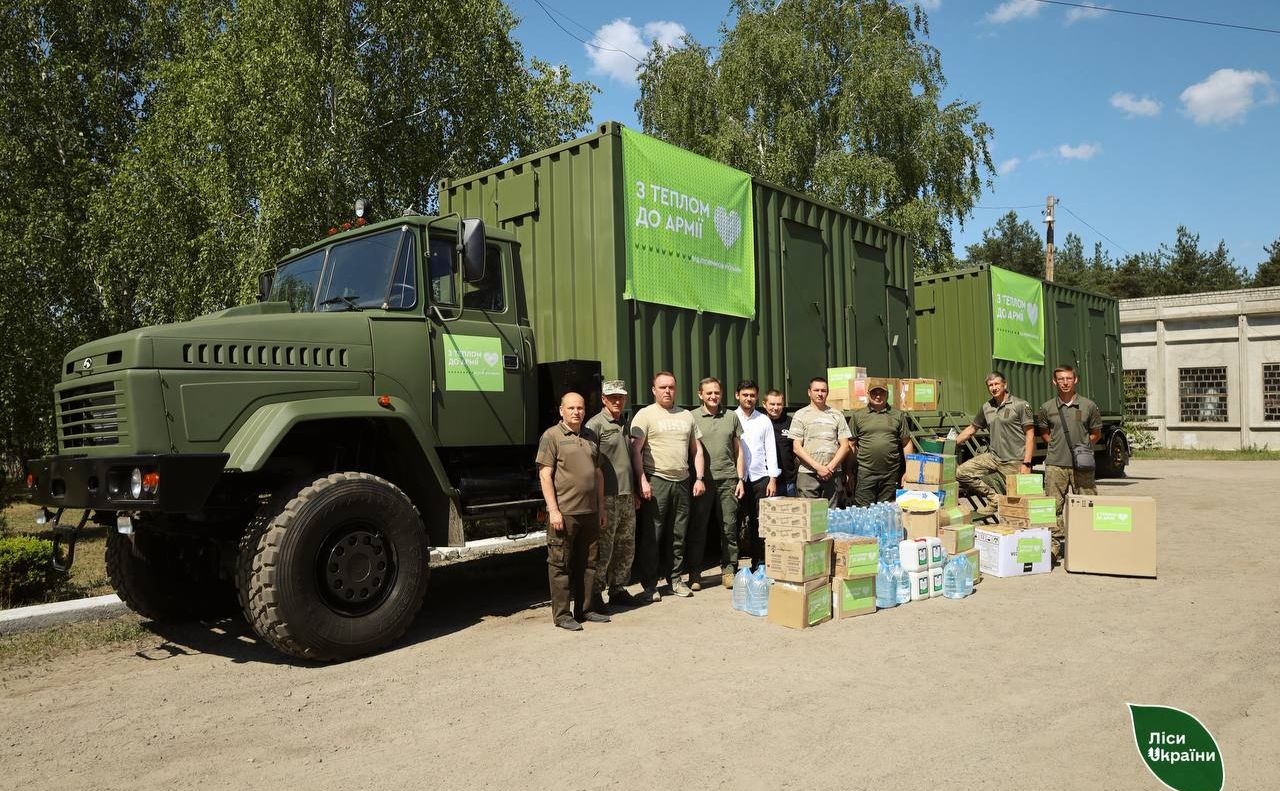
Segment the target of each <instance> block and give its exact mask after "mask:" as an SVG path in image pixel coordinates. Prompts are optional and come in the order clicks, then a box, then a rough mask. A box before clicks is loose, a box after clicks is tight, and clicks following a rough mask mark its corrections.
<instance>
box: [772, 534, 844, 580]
mask: <svg viewBox="0 0 1280 791" xmlns="http://www.w3.org/2000/svg"><path fill="white" fill-rule="evenodd" d="M764 563H765V566H767V567H768V569H769V576H770V577H771V578H772V579H773V580H775V581H777V582H808V581H809V580H815V579H818V578H822V579H826V578H827V577H829V576H831V539H829V538H821V539H818V540H817V541H768V542H767V543H766V544H765V559H764Z"/></svg>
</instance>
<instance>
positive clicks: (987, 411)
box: [956, 371, 1036, 516]
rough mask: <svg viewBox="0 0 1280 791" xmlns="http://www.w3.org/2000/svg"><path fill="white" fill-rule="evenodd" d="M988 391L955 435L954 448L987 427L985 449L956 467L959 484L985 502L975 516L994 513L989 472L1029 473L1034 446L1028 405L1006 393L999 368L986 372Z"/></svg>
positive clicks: (999, 473) (1006, 385)
mask: <svg viewBox="0 0 1280 791" xmlns="http://www.w3.org/2000/svg"><path fill="white" fill-rule="evenodd" d="M987 392H988V393H991V398H989V399H988V400H986V401H984V402H982V406H981V407H979V408H978V412H977V414H975V415H974V416H973V420H972V421H971V422H970V423H969V425H968V426H965V428H964V430H963V431H961V432H960V436H958V437H956V447H960V446H962V445H964V443H966V442H968V441H969V439H970V437H972V436H973V435H974V434H975V433H976V432H977V431H978V430H979V429H986V430H987V450H986V451H985V452H984V453H979V454H978V455H977V456H974V457H973V458H972V459H969V460H968V461H966V462H965V463H964V464H961V465H960V466H959V467H958V468H956V480H957V481H959V482H960V485H961V486H963V487H965V488H966V489H968V490H969V491H971V492H974V493H975V494H978V495H981V496H982V498H983V500H985V504H984V505H983V506H982V507H981V508H979V509H978V510H977V511H974V514H975V515H976V516H991V515H992V514H994V513H995V512H996V492H995V490H993V489H992V488H991V486H990V485H988V484H987V482H986V481H985V480H983V479H984V478H985V477H986V476H988V475H999V476H1000V477H1001V478H1003V477H1004V476H1006V475H1013V474H1015V473H1028V472H1031V462H1032V454H1033V453H1034V452H1035V449H1036V439H1035V423H1036V421H1035V418H1034V417H1032V415H1031V405H1030V404H1028V403H1027V402H1026V401H1023V400H1022V399H1021V398H1018V397H1017V396H1015V395H1013V394H1012V393H1010V392H1009V384H1008V382H1007V381H1006V380H1005V378H1004V374H1003V373H1001V372H999V371H992V372H991V373H989V374H987Z"/></svg>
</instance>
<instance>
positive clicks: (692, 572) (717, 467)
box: [685, 376, 743, 590]
mask: <svg viewBox="0 0 1280 791" xmlns="http://www.w3.org/2000/svg"><path fill="white" fill-rule="evenodd" d="M721 397H722V388H721V385H720V380H719V379H716V378H715V377H712V376H708V377H707V378H706V379H703V380H702V381H701V382H700V383H699V384H698V400H699V401H701V402H702V406H700V407H698V408H697V409H696V410H694V413H693V422H694V423H696V424H697V426H698V431H699V432H700V433H701V434H702V439H700V440H699V442H701V443H702V458H703V462H704V463H705V464H706V466H707V476H706V478H707V480H706V484H707V491H706V492H705V493H703V495H702V496H701V497H699V498H697V499H695V500H694V501H693V521H692V523H691V524H690V526H689V541H688V547H687V549H686V551H685V558H686V559H687V563H686V564H685V565H686V566H687V567H688V569H689V587H690V588H692V589H693V590H700V589H701V588H702V579H701V571H702V551H703V548H704V547H705V545H706V540H707V525H708V523H709V522H710V523H714V524H716V525H717V526H718V527H719V528H720V531H719V532H720V581H721V584H723V585H724V587H726V588H730V587H733V575H734V574H736V573H737V572H738V501H739V500H741V499H742V491H743V483H742V478H743V466H742V460H743V456H742V423H741V422H740V421H739V420H738V415H737V414H736V413H734V412H730V411H729V410H727V409H725V408H724V405H723V404H722V403H721Z"/></svg>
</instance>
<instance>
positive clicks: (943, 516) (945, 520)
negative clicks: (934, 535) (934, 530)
mask: <svg viewBox="0 0 1280 791" xmlns="http://www.w3.org/2000/svg"><path fill="white" fill-rule="evenodd" d="M971 524H973V512H972V511H966V510H964V507H963V506H959V505H955V506H951V507H950V508H939V509H938V527H939V528H943V527H948V526H955V527H959V526H961V525H971ZM938 535H942V532H941V530H939V532H938Z"/></svg>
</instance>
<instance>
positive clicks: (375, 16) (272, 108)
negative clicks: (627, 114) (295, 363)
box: [0, 0, 596, 459]
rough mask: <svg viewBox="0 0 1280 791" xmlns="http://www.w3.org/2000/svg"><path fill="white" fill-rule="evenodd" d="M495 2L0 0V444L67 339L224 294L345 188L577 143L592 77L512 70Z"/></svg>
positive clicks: (17, 435)
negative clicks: (6, 350) (0, 352)
mask: <svg viewBox="0 0 1280 791" xmlns="http://www.w3.org/2000/svg"><path fill="white" fill-rule="evenodd" d="M515 24H516V19H515V17H514V16H513V15H512V13H511V11H510V9H508V8H507V6H506V5H505V4H504V3H503V2H501V0H460V1H459V2H455V3H442V4H427V5H424V4H422V3H414V2H410V1H409V0H383V2H378V3H364V2H357V1H356V0H271V1H270V2H268V1H267V0H171V2H169V3H160V4H149V3H144V2H141V0H101V1H100V2H96V3H91V4H85V3H76V2H71V1H70V0H10V3H9V5H8V6H7V8H6V11H5V13H4V14H3V15H0V43H3V47H4V50H3V51H4V52H5V53H6V58H5V61H4V63H3V64H0V91H2V93H3V96H4V101H5V112H4V114H3V115H2V116H0V175H2V176H3V183H4V184H5V186H6V189H5V190H4V191H3V193H0V201H2V202H3V203H0V209H3V212H4V217H5V222H4V223H3V224H0V268H2V269H0V274H2V276H3V279H4V282H5V284H6V287H5V289H3V290H0V326H3V328H4V331H5V333H6V336H7V337H9V338H11V339H17V338H21V339H22V342H21V343H17V344H13V345H12V346H11V349H12V353H10V354H6V355H4V356H3V357H2V358H0V432H3V436H2V437H0V441H3V444H4V448H3V450H4V456H5V458H6V459H15V458H21V457H22V456H30V455H32V453H33V451H36V450H38V449H40V448H41V446H47V444H48V441H49V439H50V437H51V434H52V430H51V426H50V425H49V424H48V422H47V416H48V415H49V414H50V413H51V412H52V409H51V406H52V405H51V391H52V387H53V385H54V384H55V383H56V381H57V379H58V363H59V362H60V361H61V359H62V357H63V356H64V355H65V354H66V352H67V351H69V350H70V349H71V348H72V347H73V346H75V345H77V344H78V343H81V342H83V341H85V340H87V339H89V338H92V337H97V336H100V335H103V334H106V333H108V332H116V331H122V330H126V329H130V328H133V327H136V326H138V325H140V324H149V323H154V322H163V321H171V320H175V319H184V318H189V317H192V316H194V315H197V314H199V313H203V312H206V311H209V310H214V309H217V308H221V307H225V306H228V305H231V304H235V303H237V302H240V301H243V300H244V299H245V298H247V297H249V296H250V295H251V294H252V293H253V291H254V285H255V281H256V274H257V273H258V272H259V271H260V270H262V269H263V268H265V267H266V266H268V265H269V264H270V263H271V261H272V260H273V259H275V258H277V257H278V256H280V255H282V254H284V253H286V252H287V251H288V250H289V249H290V248H291V247H293V246H298V245H302V244H305V243H308V242H310V241H313V240H314V239H316V238H318V237H320V236H322V235H323V234H324V231H325V230H326V229H327V228H328V227H329V226H331V225H332V224H334V223H335V222H337V221H339V220H342V219H346V218H348V217H349V216H350V214H351V206H352V204H353V203H354V200H355V199H356V198H357V197H364V198H367V199H369V200H370V201H371V203H372V213H373V216H374V217H375V218H377V217H386V216H394V215H396V214H398V213H399V212H400V211H401V210H403V209H404V208H406V207H409V206H414V207H417V208H419V209H431V208H433V207H434V201H435V197H436V196H435V189H436V187H435V185H436V184H437V183H438V181H439V180H440V179H441V178H444V177H448V176H456V175H462V174H466V173H471V172H475V171H477V170H482V169H485V168H488V167H492V166H494V165H497V164H499V163H500V162H502V161H503V160H504V159H506V158H509V157H513V156H518V155H521V154H524V153H528V152H532V151H535V150H538V149H540V148H544V147H546V146H548V145H552V144H555V143H557V142H560V141H562V140H566V139H569V138H570V137H572V136H573V135H574V134H576V133H578V132H580V131H581V130H583V129H584V128H585V127H586V125H587V123H588V122H589V120H590V102H591V95H592V93H593V92H594V91H595V90H596V89H595V88H594V86H592V85H590V84H589V83H585V82H579V81H575V80H574V79H573V78H572V75H571V74H570V73H569V71H568V70H567V69H566V68H564V67H563V66H553V65H551V64H548V63H545V62H542V61H539V60H536V59H526V57H525V56H524V54H523V51H522V48H521V47H520V45H519V43H518V42H516V41H515V40H514V39H513V38H512V36H511V32H512V30H513V28H514V27H515Z"/></svg>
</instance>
